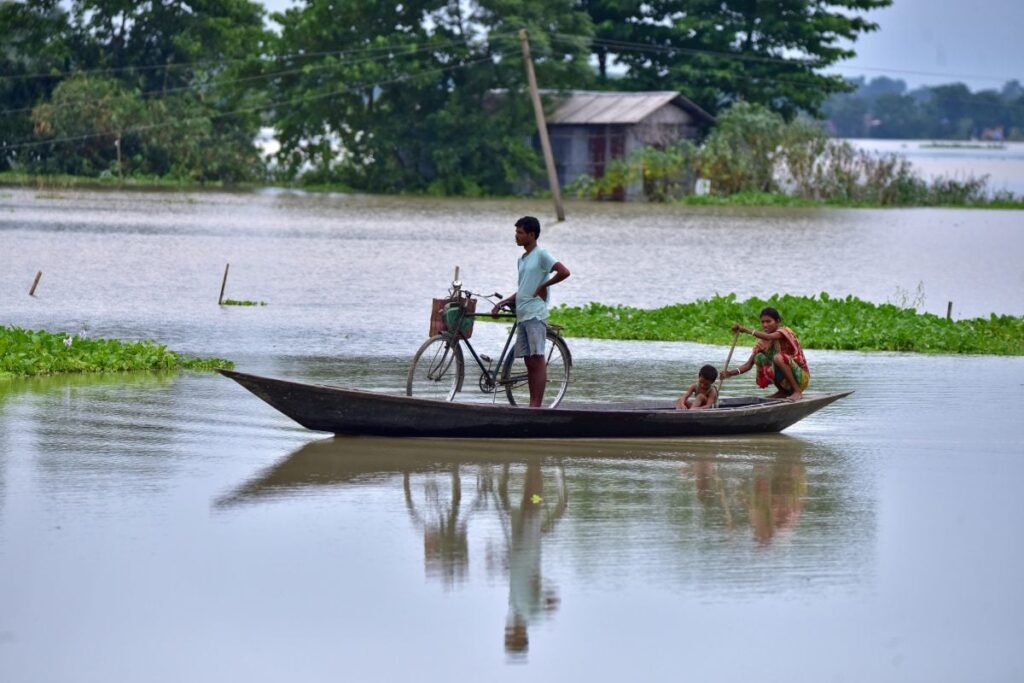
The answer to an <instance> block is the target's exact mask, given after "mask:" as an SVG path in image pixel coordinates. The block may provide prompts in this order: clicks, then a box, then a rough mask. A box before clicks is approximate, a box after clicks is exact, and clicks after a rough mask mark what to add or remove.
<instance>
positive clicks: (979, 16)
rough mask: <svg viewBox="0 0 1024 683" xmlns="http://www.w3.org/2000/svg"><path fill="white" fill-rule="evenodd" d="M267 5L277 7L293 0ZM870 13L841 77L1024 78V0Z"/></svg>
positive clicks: (920, 4) (915, 2)
mask: <svg viewBox="0 0 1024 683" xmlns="http://www.w3.org/2000/svg"><path fill="white" fill-rule="evenodd" d="M263 4H264V5H266V6H267V9H269V10H271V11H279V10H282V9H284V8H286V7H288V6H289V5H291V4H292V0H265V1H264V3H263ZM868 18H869V19H871V20H872V21H875V22H877V23H878V24H879V26H880V28H879V30H878V31H876V32H875V33H870V34H868V35H866V36H862V37H861V39H860V40H859V41H857V44H856V45H855V46H854V49H855V50H856V51H857V57H856V58H855V59H852V60H850V61H848V62H843V63H842V64H841V65H840V66H839V67H838V68H837V69H836V71H837V72H838V73H841V74H842V75H843V76H847V77H855V76H865V77H867V78H868V79H869V80H870V79H871V78H874V77H876V76H889V77H890V78H899V79H902V80H904V81H906V83H907V85H909V86H910V87H911V88H913V87H916V86H919V85H938V84H942V83H953V82H957V81H959V82H962V83H966V84H968V85H969V86H970V87H971V89H972V90H981V89H985V88H996V89H998V88H1000V87H1002V85H1003V83H1005V82H1006V81H1008V80H1011V79H1014V78H1016V79H1018V80H1020V81H1022V82H1024V37H1022V35H1021V33H1022V31H1024V0H973V1H972V2H968V1H966V0H895V2H894V3H893V5H892V6H891V7H889V8H887V9H884V10H879V11H876V12H872V13H870V14H869V15H868Z"/></svg>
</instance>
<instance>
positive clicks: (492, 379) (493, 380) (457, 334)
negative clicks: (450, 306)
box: [451, 292, 519, 388]
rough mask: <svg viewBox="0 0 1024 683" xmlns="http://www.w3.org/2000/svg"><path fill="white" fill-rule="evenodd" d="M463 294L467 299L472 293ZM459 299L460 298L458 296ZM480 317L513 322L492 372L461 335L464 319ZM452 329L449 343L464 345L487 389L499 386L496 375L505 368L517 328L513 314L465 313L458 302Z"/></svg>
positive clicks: (463, 307) (516, 321)
mask: <svg viewBox="0 0 1024 683" xmlns="http://www.w3.org/2000/svg"><path fill="white" fill-rule="evenodd" d="M461 294H462V293H460V295H461ZM464 294H465V297H466V298H467V299H468V298H469V297H470V296H472V292H465V293H464ZM460 298H461V296H460ZM481 315H486V317H488V318H492V319H495V318H496V319H499V320H500V319H506V320H507V319H509V318H511V319H512V320H513V322H512V329H511V330H509V333H508V339H506V340H505V346H504V347H503V348H502V349H501V355H500V356H498V362H497V363H495V365H494V372H491V369H490V368H489V367H487V366H486V365H484V361H483V359H482V358H481V357H480V355H479V354H478V353H477V352H476V349H474V348H473V345H472V344H471V343H470V342H469V340H468V339H466V337H465V336H464V335H463V334H462V322H463V321H464V320H465V319H466V318H478V317H480V316H481ZM452 327H453V328H454V329H455V331H454V332H452V334H453V335H454V337H453V339H452V342H451V343H453V344H458V343H459V342H460V341H461V342H462V343H463V344H465V345H466V348H467V349H469V353H470V355H471V356H473V360H474V361H476V364H477V365H478V366H479V367H480V372H481V373H483V377H484V378H485V379H486V383H487V387H488V388H493V387H496V386H497V385H498V384H501V383H502V382H501V381H500V380H499V379H498V373H499V372H500V371H501V370H500V369H501V368H503V367H504V366H505V359H506V358H507V357H508V354H509V352H510V349H511V346H512V339H513V338H514V337H515V334H516V329H517V328H518V327H519V321H518V320H517V319H516V316H515V315H514V314H507V313H505V314H502V313H499V314H498V315H496V316H494V315H491V314H490V313H487V314H479V313H467V312H466V308H465V306H463V305H461V302H460V305H459V317H458V318H456V319H455V324H454V325H452Z"/></svg>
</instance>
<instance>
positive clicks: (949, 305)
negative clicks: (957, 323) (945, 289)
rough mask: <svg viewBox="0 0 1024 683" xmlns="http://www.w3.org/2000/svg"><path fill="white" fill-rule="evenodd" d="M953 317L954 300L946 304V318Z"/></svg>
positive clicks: (950, 318)
mask: <svg viewBox="0 0 1024 683" xmlns="http://www.w3.org/2000/svg"><path fill="white" fill-rule="evenodd" d="M952 319H953V302H952V301H950V302H948V303H947V304H946V320H952Z"/></svg>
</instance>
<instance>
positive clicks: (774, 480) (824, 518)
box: [214, 435, 874, 661]
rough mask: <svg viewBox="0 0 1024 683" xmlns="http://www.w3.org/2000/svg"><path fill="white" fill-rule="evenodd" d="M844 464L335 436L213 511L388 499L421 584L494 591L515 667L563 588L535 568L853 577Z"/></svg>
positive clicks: (857, 558)
mask: <svg viewBox="0 0 1024 683" xmlns="http://www.w3.org/2000/svg"><path fill="white" fill-rule="evenodd" d="M849 466H850V463H849V462H847V461H846V459H844V458H843V456H842V455H841V454H838V453H836V452H834V451H833V450H832V449H831V448H830V447H828V446H826V445H823V444H820V443H816V442H813V441H805V440H800V439H795V438H790V437H786V436H782V435H772V436H769V437H757V438H750V439H696V440H674V441H673V440H664V441H659V440H649V441H645V440H635V441H630V440H619V441H606V442H604V441H564V442H562V441H486V440H443V439H387V438H354V437H339V438H332V439H326V440H323V441H315V442H312V443H309V444H307V445H305V446H303V447H301V448H299V449H298V450H297V451H295V452H293V453H292V454H290V455H289V456H287V457H285V458H284V459H283V460H281V461H280V462H278V463H277V464H276V465H273V466H271V467H270V468H268V469H267V470H265V471H264V472H262V473H260V474H259V475H257V476H256V477H255V478H253V479H252V480H250V481H248V482H246V483H244V484H242V485H241V486H239V487H238V488H237V489H235V490H234V491H231V492H229V493H227V494H225V495H223V496H222V497H220V498H218V499H217V500H215V501H214V507H215V508H216V509H218V510H222V511H226V510H239V509H241V508H243V507H244V506H247V505H257V504H260V503H261V502H270V501H274V502H278V503H281V502H284V501H288V500H289V499H296V498H308V497H310V496H318V497H321V498H329V497H331V496H337V495H338V494H339V493H340V492H342V491H345V490H349V489H352V488H353V487H362V488H364V489H370V490H372V491H373V494H374V495H373V497H372V498H371V499H372V500H375V501H376V500H384V499H388V498H390V499H391V500H392V501H393V503H397V502H399V501H400V507H399V508H394V509H395V510H398V509H400V510H402V514H403V515H404V516H406V517H407V520H408V522H409V524H410V527H409V528H411V530H412V532H413V533H414V534H415V537H416V539H417V541H416V542H417V543H418V544H421V547H422V558H423V567H424V573H425V575H426V576H427V577H428V578H429V579H431V580H433V581H436V582H437V583H438V584H439V585H440V586H442V587H443V588H444V589H445V590H446V591H447V590H453V589H458V588H459V587H460V586H461V585H464V584H466V583H467V582H470V581H473V580H480V579H486V580H488V582H490V583H494V582H495V581H496V580H497V582H498V583H499V584H500V585H504V586H507V616H506V620H505V624H504V629H505V631H504V632H505V639H504V643H505V650H506V653H507V655H508V656H509V658H510V660H511V661H518V660H521V659H522V658H524V657H525V655H526V653H527V651H528V649H529V643H530V630H531V626H533V625H535V624H537V623H539V622H541V621H544V620H547V619H550V618H551V617H552V616H553V615H555V614H556V612H557V611H558V608H559V606H560V602H561V595H560V591H559V589H558V588H557V586H556V583H555V582H554V581H551V580H550V579H549V578H548V577H549V576H559V575H564V573H565V571H566V566H567V565H568V566H569V567H571V568H572V569H573V571H576V572H578V573H579V574H580V578H579V579H578V580H579V581H583V582H584V583H587V582H614V581H617V580H619V579H620V578H621V576H623V575H624V574H623V573H622V572H632V573H635V572H636V571H637V567H641V568H642V570H643V571H646V572H650V573H651V578H652V580H654V581H657V582H668V583H670V584H672V585H675V586H678V587H680V588H682V589H684V590H698V591H701V592H707V591H708V590H711V591H712V592H715V591H721V590H733V589H736V588H742V589H744V590H750V587H751V585H752V584H753V585H757V590H765V589H769V590H771V589H774V588H776V587H777V588H782V589H785V588H792V587H793V586H792V585H790V584H793V583H794V582H799V587H800V588H801V589H806V583H805V582H806V580H807V579H808V578H809V577H812V576H813V577H814V578H817V579H824V580H826V581H827V582H828V583H829V584H831V585H835V584H837V583H844V582H848V581H851V580H856V576H857V575H858V573H859V572H861V571H862V568H863V567H864V563H865V562H866V559H865V558H866V557H867V556H869V555H870V554H871V553H870V552H866V548H869V547H870V544H871V542H872V539H873V534H874V530H873V513H872V512H870V511H865V510H864V509H855V506H854V505H852V504H851V503H850V502H849V501H850V500H851V498H852V496H853V493H852V492H851V490H850V489H851V488H852V487H853V484H852V479H853V472H852V471H851V470H850V469H849ZM861 493H863V492H861ZM337 505H339V506H341V507H344V502H343V501H341V500H338V501H337ZM385 507H386V506H385ZM374 514H378V515H379V514H382V512H381V510H380V509H378V510H375V512H374ZM410 540H411V539H410ZM775 546H779V547H778V549H775ZM477 567H482V571H479V570H477V569H476V568H477ZM782 567H785V569H786V571H778V570H779V569H780V568H782ZM575 580H577V579H574V581H575ZM555 621H556V622H557V620H555ZM496 626H497V625H496Z"/></svg>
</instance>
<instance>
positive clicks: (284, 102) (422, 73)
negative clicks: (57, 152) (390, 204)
mask: <svg viewBox="0 0 1024 683" xmlns="http://www.w3.org/2000/svg"><path fill="white" fill-rule="evenodd" d="M501 56H504V53H496V54H494V55H488V56H486V57H482V58H480V59H475V60H470V61H466V62H461V63H459V64H453V65H450V66H445V67H440V68H437V69H429V70H427V71H420V72H418V73H415V74H406V75H404V76H398V77H395V78H392V79H388V80H383V81H377V82H375V83H359V84H357V85H351V86H348V87H346V88H342V89H340V90H334V91H331V92H328V93H320V94H318V95H307V96H303V97H294V98H291V99H287V100H280V101H277V102H271V103H268V104H262V105H259V106H255V107H246V108H243V109H234V110H232V111H225V112H216V113H211V114H209V115H207V116H194V117H191V118H186V119H177V120H174V121H170V122H168V121H164V122H162V123H151V124H147V125H144V126H132V127H129V128H125V129H124V130H122V131H120V134H121V135H125V134H133V133H142V132H146V131H150V130H156V129H159V128H167V127H170V126H176V125H181V124H183V123H192V122H195V121H204V120H209V119H219V118H223V117H226V116H234V115H237V114H251V113H255V112H259V111H266V110H267V109H274V108H276V107H282V106H287V105H293V104H298V103H301V102H309V101H313V100H320V99H326V98H330V97H336V96H338V95H344V94H346V93H351V92H355V91H357V90H362V89H365V88H377V87H381V86H385V85H393V84H395V83H401V82H404V81H408V80H411V79H414V78H419V77H422V76H429V75H436V74H440V73H445V72H448V71H455V70H458V69H462V68H465V67H467V66H472V65H475V64H482V63H484V62H492V63H493V58H494V57H501ZM111 134H112V133H90V134H87V135H73V136H67V137H63V138H54V139H51V140H34V141H31V142H20V143H14V144H8V145H0V149H3V150H15V149H26V148H29V147H40V146H44V145H53V144H59V143H64V142H81V141H83V140H92V139H96V138H104V137H108V136H110V135H111Z"/></svg>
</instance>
